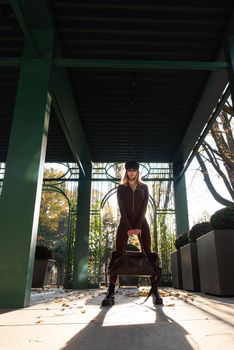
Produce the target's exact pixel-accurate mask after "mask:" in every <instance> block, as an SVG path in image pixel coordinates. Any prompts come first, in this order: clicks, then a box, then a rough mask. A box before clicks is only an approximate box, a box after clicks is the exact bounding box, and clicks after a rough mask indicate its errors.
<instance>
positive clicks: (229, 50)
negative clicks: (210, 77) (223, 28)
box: [225, 35, 234, 103]
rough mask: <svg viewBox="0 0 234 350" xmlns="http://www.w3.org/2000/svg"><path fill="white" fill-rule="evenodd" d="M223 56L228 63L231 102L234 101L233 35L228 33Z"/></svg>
mask: <svg viewBox="0 0 234 350" xmlns="http://www.w3.org/2000/svg"><path fill="white" fill-rule="evenodd" d="M225 56H226V60H227V63H228V69H227V71H228V79H229V82H230V90H231V96H232V103H233V101H234V35H228V36H227V40H226V45H225Z"/></svg>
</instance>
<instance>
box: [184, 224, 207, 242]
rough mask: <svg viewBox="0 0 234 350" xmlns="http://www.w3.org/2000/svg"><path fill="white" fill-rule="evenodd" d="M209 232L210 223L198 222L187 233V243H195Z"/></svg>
mask: <svg viewBox="0 0 234 350" xmlns="http://www.w3.org/2000/svg"><path fill="white" fill-rule="evenodd" d="M209 231H211V226H210V222H208V221H205V222H200V223H198V224H196V225H194V226H193V227H192V228H191V230H190V231H189V233H188V237H189V241H190V242H196V239H197V238H198V237H201V236H203V235H205V234H206V233H208V232H209Z"/></svg>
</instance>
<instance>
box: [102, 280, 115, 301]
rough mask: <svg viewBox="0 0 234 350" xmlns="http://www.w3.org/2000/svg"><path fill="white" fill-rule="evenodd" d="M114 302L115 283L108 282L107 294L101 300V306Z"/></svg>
mask: <svg viewBox="0 0 234 350" xmlns="http://www.w3.org/2000/svg"><path fill="white" fill-rule="evenodd" d="M114 303H115V285H114V283H110V285H109V287H108V290H107V295H106V297H105V298H104V299H103V300H102V306H112V305H114Z"/></svg>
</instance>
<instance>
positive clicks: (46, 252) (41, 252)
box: [35, 244, 52, 259]
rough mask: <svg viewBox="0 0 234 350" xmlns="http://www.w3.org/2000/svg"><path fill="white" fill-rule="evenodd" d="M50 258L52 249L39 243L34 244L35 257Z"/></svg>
mask: <svg viewBox="0 0 234 350" xmlns="http://www.w3.org/2000/svg"><path fill="white" fill-rule="evenodd" d="M51 258H52V251H51V250H50V249H49V248H48V247H46V246H44V245H40V244H38V245H37V246H36V252H35V259H51Z"/></svg>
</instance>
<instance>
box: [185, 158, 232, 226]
mask: <svg viewBox="0 0 234 350" xmlns="http://www.w3.org/2000/svg"><path fill="white" fill-rule="evenodd" d="M197 169H198V163H197V161H196V159H194V160H193V161H192V162H191V164H190V166H189V168H188V170H187V172H186V188H187V201H188V212H189V226H190V227H192V226H193V225H194V224H196V223H198V222H201V221H202V219H203V218H204V214H205V213H207V214H208V215H209V216H211V215H212V214H213V213H214V212H215V211H217V210H219V209H221V208H223V205H221V204H220V203H218V202H217V201H216V200H215V199H214V198H213V196H212V195H211V193H210V191H209V190H208V188H207V186H206V184H205V182H204V180H203V175H202V174H201V172H200V171H199V170H197ZM212 180H213V183H214V185H215V188H216V190H217V192H219V193H221V194H222V195H223V196H224V197H225V198H226V199H230V196H229V194H228V193H227V190H226V188H225V186H224V185H223V184H222V181H221V180H220V179H219V178H217V176H215V175H213V177H212ZM203 221H204V220H203Z"/></svg>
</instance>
